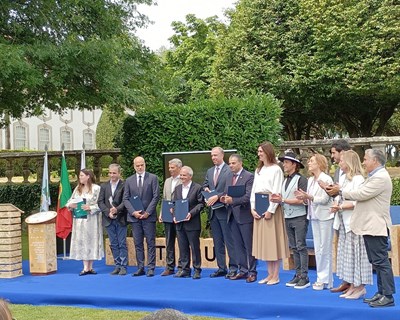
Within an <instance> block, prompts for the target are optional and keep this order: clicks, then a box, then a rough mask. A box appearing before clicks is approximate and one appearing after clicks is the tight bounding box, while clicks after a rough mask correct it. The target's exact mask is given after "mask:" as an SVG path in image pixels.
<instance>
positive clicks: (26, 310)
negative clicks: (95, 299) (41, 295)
mask: <svg viewBox="0 0 400 320" xmlns="http://www.w3.org/2000/svg"><path fill="white" fill-rule="evenodd" d="M10 309H11V312H12V315H13V318H14V319H15V320H53V319H54V320H94V319H95V320H116V319H118V320H140V319H142V318H143V317H144V316H146V315H147V314H149V312H141V311H122V310H109V309H91V308H74V307H59V306H32V305H26V304H12V305H10ZM191 318H192V319H193V320H228V319H227V318H212V317H200V316H191Z"/></svg>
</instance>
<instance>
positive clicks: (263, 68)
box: [211, 0, 400, 140]
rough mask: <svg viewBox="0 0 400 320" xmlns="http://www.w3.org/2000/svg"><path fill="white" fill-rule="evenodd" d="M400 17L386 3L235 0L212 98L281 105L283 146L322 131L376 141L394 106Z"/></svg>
mask: <svg viewBox="0 0 400 320" xmlns="http://www.w3.org/2000/svg"><path fill="white" fill-rule="evenodd" d="M399 15H400V7H399V6H398V5H397V4H396V3H395V2H393V1H391V0H383V1H375V0H357V1H356V0H351V1H341V0H333V1H328V0H323V1H314V0H300V1H299V0H273V1H265V0H241V1H239V2H238V4H237V7H236V10H235V11H233V12H231V24H230V25H229V27H228V29H227V31H226V33H225V34H224V36H221V37H220V41H219V42H218V46H217V55H216V58H215V63H214V66H213V68H214V74H213V79H212V82H211V83H212V88H211V91H212V92H213V93H214V94H223V95H225V96H240V95H241V94H242V93H243V92H245V91H246V90H248V89H249V88H252V89H255V90H258V91H260V92H264V93H265V92H269V93H272V94H274V95H275V96H276V97H278V98H279V99H282V100H284V104H283V107H284V109H285V111H284V115H283V117H282V121H283V124H284V125H285V130H284V132H285V134H286V135H287V138H288V139H289V140H295V139H302V138H303V139H304V138H306V139H307V138H308V137H310V136H311V135H314V136H315V134H316V133H317V134H318V132H319V130H320V128H321V124H325V125H331V126H332V127H333V128H335V129H339V130H340V129H341V128H340V127H341V126H344V128H345V129H346V130H347V131H348V133H349V135H350V136H351V137H357V136H371V135H380V134H382V132H383V128H384V126H385V124H386V122H387V120H388V119H389V118H390V116H391V115H392V113H393V111H394V109H395V108H396V106H397V105H398V104H399V101H400V91H399V90H400V85H399V84H400V62H399V61H400V59H399V58H400V51H399V50H398V48H399V45H400V37H398V34H399V33H400V19H399ZM335 126H339V128H336V127H335ZM323 129H324V132H325V130H326V127H323Z"/></svg>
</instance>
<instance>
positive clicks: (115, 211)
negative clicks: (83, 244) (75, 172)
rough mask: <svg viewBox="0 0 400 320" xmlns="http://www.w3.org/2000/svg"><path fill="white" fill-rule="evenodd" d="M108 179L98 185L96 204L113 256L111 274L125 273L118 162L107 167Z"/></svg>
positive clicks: (126, 257)
mask: <svg viewBox="0 0 400 320" xmlns="http://www.w3.org/2000/svg"><path fill="white" fill-rule="evenodd" d="M108 176H109V177H110V181H108V182H105V183H103V184H102V185H101V187H100V194H99V200H98V202H97V204H98V205H99V208H100V210H101V212H102V213H103V226H104V227H105V228H106V230H107V234H108V238H109V240H110V248H111V252H112V255H113V258H114V263H115V269H114V270H113V271H112V272H111V274H112V275H117V274H118V275H120V276H124V275H126V267H127V265H128V249H127V247H126V229H127V227H126V210H125V206H124V201H123V195H124V182H123V181H122V180H121V167H120V165H119V164H115V163H113V164H110V165H109V167H108Z"/></svg>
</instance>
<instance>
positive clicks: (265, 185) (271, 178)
mask: <svg viewBox="0 0 400 320" xmlns="http://www.w3.org/2000/svg"><path fill="white" fill-rule="evenodd" d="M257 154H258V158H259V161H258V166H257V169H256V172H255V174H254V183H253V188H252V190H251V196H250V203H251V213H252V215H253V217H254V227H253V256H254V257H255V258H256V259H260V260H265V261H267V270H268V272H267V277H266V278H265V279H262V280H260V281H259V282H258V283H260V284H267V285H274V284H278V283H279V267H280V260H281V259H284V258H287V257H288V256H289V246H288V242H287V235H286V228H285V219H284V216H283V212H282V208H281V206H280V204H278V203H273V202H270V203H269V207H268V209H267V211H266V212H257V211H256V207H255V202H256V201H255V197H256V196H255V194H256V193H263V194H269V195H271V194H273V193H280V192H281V189H282V183H283V171H282V169H281V168H280V167H279V166H278V165H277V161H276V157H275V151H274V147H273V146H272V144H271V143H270V142H268V141H267V142H264V143H262V144H261V145H260V146H259V147H258V150H257Z"/></svg>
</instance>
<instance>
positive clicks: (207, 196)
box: [201, 190, 225, 210]
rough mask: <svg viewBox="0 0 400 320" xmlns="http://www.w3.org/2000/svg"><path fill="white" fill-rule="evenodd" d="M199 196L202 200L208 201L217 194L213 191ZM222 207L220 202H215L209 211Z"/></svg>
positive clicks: (204, 192)
mask: <svg viewBox="0 0 400 320" xmlns="http://www.w3.org/2000/svg"><path fill="white" fill-rule="evenodd" d="M201 194H202V195H203V197H204V199H205V200H206V201H208V199H210V198H211V197H212V196H217V195H218V192H217V191H215V190H211V191H210V192H207V191H202V192H201ZM223 206H225V205H224V204H223V203H222V202H219V201H217V202H215V203H214V204H213V205H212V206H211V209H213V210H215V209H219V208H222V207H223Z"/></svg>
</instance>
